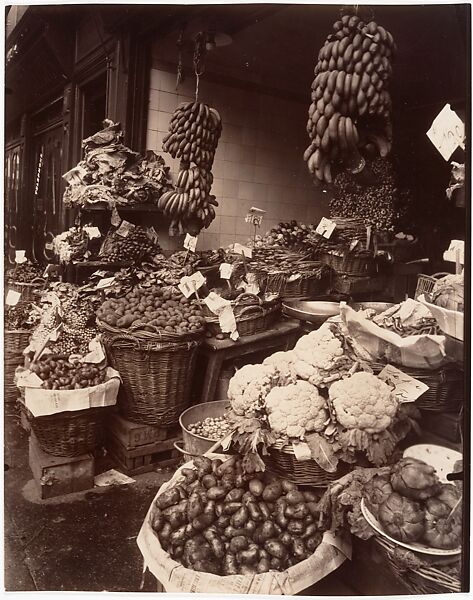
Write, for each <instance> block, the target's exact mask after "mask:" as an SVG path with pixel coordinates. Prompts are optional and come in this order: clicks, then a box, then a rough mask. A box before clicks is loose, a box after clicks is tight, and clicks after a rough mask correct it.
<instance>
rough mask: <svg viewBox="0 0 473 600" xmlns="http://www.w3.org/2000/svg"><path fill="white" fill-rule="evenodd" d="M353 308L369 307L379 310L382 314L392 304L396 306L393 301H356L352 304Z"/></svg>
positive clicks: (364, 308) (365, 308)
mask: <svg viewBox="0 0 473 600" xmlns="http://www.w3.org/2000/svg"><path fill="white" fill-rule="evenodd" d="M350 306H351V307H352V308H353V310H367V309H368V308H369V309H371V310H374V311H376V312H377V314H378V315H379V314H381V313H382V312H384V311H385V310H388V308H391V306H394V304H393V303H392V302H354V303H353V304H350Z"/></svg>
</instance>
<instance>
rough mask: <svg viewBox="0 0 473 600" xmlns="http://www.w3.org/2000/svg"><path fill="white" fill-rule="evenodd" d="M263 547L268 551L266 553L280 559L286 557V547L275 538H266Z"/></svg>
mask: <svg viewBox="0 0 473 600" xmlns="http://www.w3.org/2000/svg"><path fill="white" fill-rule="evenodd" d="M264 549H265V550H266V551H267V552H268V554H270V555H271V556H273V557H274V558H279V559H280V560H282V559H284V558H286V556H287V550H286V548H285V547H284V546H283V544H281V542H279V541H278V540H275V539H272V540H266V542H265V543H264Z"/></svg>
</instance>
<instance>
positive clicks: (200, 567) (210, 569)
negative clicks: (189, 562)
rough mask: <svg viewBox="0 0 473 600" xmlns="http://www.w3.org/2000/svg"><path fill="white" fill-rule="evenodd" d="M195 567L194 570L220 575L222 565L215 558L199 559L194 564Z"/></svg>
mask: <svg viewBox="0 0 473 600" xmlns="http://www.w3.org/2000/svg"><path fill="white" fill-rule="evenodd" d="M193 569H194V571H202V572H203V573H211V574H213V575H220V567H219V565H218V564H217V563H215V562H214V561H213V560H208V559H204V560H197V561H196V562H195V563H194V565H193Z"/></svg>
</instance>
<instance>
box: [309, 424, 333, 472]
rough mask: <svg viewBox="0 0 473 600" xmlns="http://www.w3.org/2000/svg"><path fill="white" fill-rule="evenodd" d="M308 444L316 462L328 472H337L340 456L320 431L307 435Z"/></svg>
mask: <svg viewBox="0 0 473 600" xmlns="http://www.w3.org/2000/svg"><path fill="white" fill-rule="evenodd" d="M306 442H307V445H308V446H309V448H310V453H311V455H312V458H313V459H314V460H315V462H316V463H317V464H318V465H319V467H321V468H322V469H323V470H324V471H327V473H335V472H336V470H337V466H338V458H337V456H336V455H335V452H334V449H333V446H332V444H330V443H329V442H328V441H327V440H326V439H325V438H324V437H323V436H321V435H320V434H319V433H311V434H310V435H308V436H306Z"/></svg>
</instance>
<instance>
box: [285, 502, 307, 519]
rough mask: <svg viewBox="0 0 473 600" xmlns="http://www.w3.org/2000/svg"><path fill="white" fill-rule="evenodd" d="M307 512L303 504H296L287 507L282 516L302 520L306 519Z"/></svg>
mask: <svg viewBox="0 0 473 600" xmlns="http://www.w3.org/2000/svg"><path fill="white" fill-rule="evenodd" d="M308 512H309V510H308V508H307V506H306V505H305V504H304V503H303V502H299V503H298V504H292V505H289V506H288V507H287V508H286V510H285V511H284V514H285V515H286V517H289V518H290V519H304V518H305V517H307V515H308Z"/></svg>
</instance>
